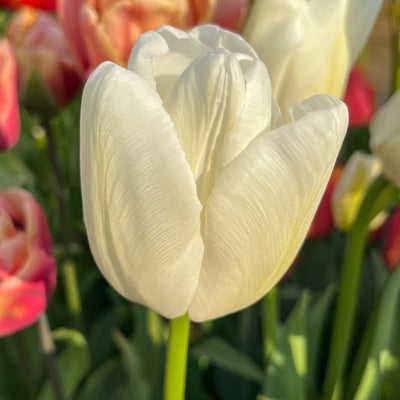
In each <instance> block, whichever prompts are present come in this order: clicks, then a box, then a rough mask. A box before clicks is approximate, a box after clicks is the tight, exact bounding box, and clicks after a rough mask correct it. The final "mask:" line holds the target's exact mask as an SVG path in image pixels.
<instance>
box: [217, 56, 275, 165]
mask: <svg viewBox="0 0 400 400" xmlns="http://www.w3.org/2000/svg"><path fill="white" fill-rule="evenodd" d="M244 79H245V81H246V95H245V99H244V104H243V107H242V109H241V114H240V117H239V118H238V120H237V121H236V124H235V125H234V127H233V128H232V130H231V131H230V132H229V133H228V134H227V135H226V137H225V142H224V146H223V148H222V149H221V154H220V164H221V166H220V167H221V168H225V167H226V166H227V165H228V164H229V163H230V162H231V161H232V160H233V159H234V158H236V157H237V156H238V155H239V154H240V153H241V152H242V151H243V150H244V149H245V148H246V147H247V145H248V144H249V143H251V142H252V141H253V140H254V139H255V138H256V137H257V136H258V135H259V134H260V133H261V132H263V131H266V130H270V129H271V120H272V119H276V118H278V120H279V119H280V112H279V107H278V106H277V105H275V106H276V107H277V109H275V108H274V110H273V113H274V115H273V116H272V108H273V107H275V106H273V104H272V102H273V101H274V100H273V98H272V94H271V83H270V80H269V76H268V72H267V69H266V67H265V65H264V64H263V63H262V62H261V61H259V60H254V61H253V62H252V63H251V65H250V67H249V68H248V69H247V71H246V72H245V73H244ZM272 122H273V121H272ZM273 123H274V122H273Z"/></svg>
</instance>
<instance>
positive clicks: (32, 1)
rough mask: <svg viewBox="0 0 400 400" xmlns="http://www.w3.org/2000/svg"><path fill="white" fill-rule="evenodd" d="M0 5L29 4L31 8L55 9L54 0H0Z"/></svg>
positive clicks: (10, 6)
mask: <svg viewBox="0 0 400 400" xmlns="http://www.w3.org/2000/svg"><path fill="white" fill-rule="evenodd" d="M0 6H4V7H9V8H19V7H23V6H30V7H33V8H40V9H42V10H46V11H55V9H56V0H0Z"/></svg>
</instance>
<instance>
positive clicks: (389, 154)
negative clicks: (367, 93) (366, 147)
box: [369, 89, 400, 188]
mask: <svg viewBox="0 0 400 400" xmlns="http://www.w3.org/2000/svg"><path fill="white" fill-rule="evenodd" d="M370 131H371V139H370V143H369V144H370V147H371V150H372V151H373V152H374V153H375V154H376V155H377V156H378V157H379V158H380V159H381V161H382V163H383V172H384V174H385V176H386V177H387V178H388V179H390V180H391V181H392V182H393V183H394V184H395V185H396V186H397V187H398V188H400V89H398V90H397V91H396V92H395V94H394V95H392V97H391V98H390V99H389V100H388V102H387V103H386V104H385V105H384V106H383V107H381V108H380V109H379V111H378V113H377V114H376V115H375V117H374V118H373V119H372V121H371V124H370Z"/></svg>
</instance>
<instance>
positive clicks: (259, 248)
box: [189, 96, 348, 321]
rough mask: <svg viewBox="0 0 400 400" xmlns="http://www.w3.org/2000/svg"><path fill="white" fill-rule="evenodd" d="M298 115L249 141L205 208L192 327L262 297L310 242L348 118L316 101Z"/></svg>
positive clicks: (330, 101) (324, 99)
mask: <svg viewBox="0 0 400 400" xmlns="http://www.w3.org/2000/svg"><path fill="white" fill-rule="evenodd" d="M309 110H313V111H311V112H310V111H309ZM294 115H296V118H297V117H298V118H300V119H299V120H297V121H296V122H293V123H291V124H288V125H284V126H282V127H280V128H278V129H276V130H274V131H271V132H266V133H265V134H263V135H262V136H260V137H259V138H257V139H256V140H255V141H254V142H253V143H251V144H250V145H249V146H248V147H247V148H246V150H244V151H243V152H242V153H241V154H240V155H239V156H238V157H237V158H236V159H235V160H233V161H232V162H231V164H230V165H229V166H228V167H227V168H226V169H225V170H224V171H223V172H222V173H221V175H220V177H219V179H218V181H217V182H216V184H215V186H214V189H213V191H212V193H211V195H210V197H209V199H208V202H207V208H206V215H205V227H204V232H203V237H204V242H205V251H204V260H203V265H202V269H201V273H200V281H199V286H198V289H197V291H196V294H195V297H194V299H193V302H192V303H191V305H190V307H189V317H190V318H191V319H192V320H194V321H203V320H207V319H212V318H217V317H219V316H222V315H225V314H229V313H232V312H234V311H236V310H240V309H242V308H244V307H247V306H248V305H250V304H252V303H253V302H255V301H257V300H258V299H260V298H261V297H262V296H263V295H265V293H266V292H267V291H268V290H269V289H271V288H272V287H273V286H274V285H275V284H276V283H277V281H278V280H279V279H280V278H281V276H282V275H283V274H284V272H285V271H286V270H287V268H288V267H289V265H290V264H291V262H292V261H293V259H294V257H295V256H296V254H297V252H298V250H299V248H300V246H301V244H302V242H303V240H304V238H305V237H306V234H307V231H308V228H309V226H310V224H311V221H312V218H313V216H314V213H315V211H316V209H317V207H318V204H319V201H320V200H321V197H322V194H323V192H324V190H325V187H326V185H327V182H328V180H329V177H330V174H331V171H332V169H333V166H334V163H335V160H336V157H337V154H338V151H339V148H340V145H341V143H342V140H343V138H344V135H345V132H346V129H347V124H348V114H347V109H346V107H345V105H344V104H343V103H342V102H340V101H338V100H336V99H334V98H332V97H330V96H315V97H313V98H311V99H308V100H306V101H305V102H303V103H302V104H300V105H298V106H296V110H295V112H294ZM303 115H304V116H303Z"/></svg>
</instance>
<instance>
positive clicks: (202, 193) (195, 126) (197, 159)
mask: <svg viewBox="0 0 400 400" xmlns="http://www.w3.org/2000/svg"><path fill="white" fill-rule="evenodd" d="M244 98H245V80H244V78H243V74H242V70H241V67H240V64H239V62H238V61H237V59H236V57H235V56H234V55H233V54H232V53H228V52H226V51H225V50H222V49H221V50H219V51H215V52H214V51H213V52H210V53H207V54H205V55H203V56H200V57H199V58H198V59H196V60H195V61H194V62H193V63H192V64H191V65H190V66H189V67H188V68H187V69H186V70H185V71H184V72H183V74H182V75H181V76H180V77H179V79H178V80H177V81H176V83H175V85H174V87H173V89H172V90H171V91H170V94H169V96H168V97H167V98H166V100H165V101H164V106H165V109H166V111H167V112H168V113H169V115H170V116H171V119H172V121H173V122H174V125H175V129H176V131H177V133H178V137H179V140H180V142H181V145H182V148H183V150H184V152H185V155H186V159H187V160H188V162H189V164H190V166H191V167H192V171H193V175H194V177H195V179H196V184H197V192H198V196H199V198H200V200H201V202H202V204H203V205H204V203H205V201H206V199H207V197H208V194H209V192H210V189H211V188H212V186H213V184H214V181H215V179H216V176H215V175H216V174H215V169H216V166H217V161H218V156H219V152H220V149H221V147H222V145H223V143H224V136H225V134H226V133H227V132H229V131H230V130H231V129H232V127H233V126H234V125H235V123H236V120H237V118H238V116H239V115H240V112H241V110H242V106H243V101H244Z"/></svg>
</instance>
